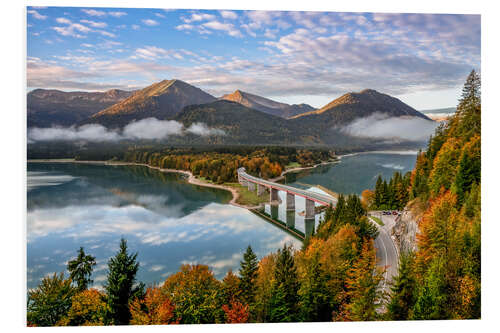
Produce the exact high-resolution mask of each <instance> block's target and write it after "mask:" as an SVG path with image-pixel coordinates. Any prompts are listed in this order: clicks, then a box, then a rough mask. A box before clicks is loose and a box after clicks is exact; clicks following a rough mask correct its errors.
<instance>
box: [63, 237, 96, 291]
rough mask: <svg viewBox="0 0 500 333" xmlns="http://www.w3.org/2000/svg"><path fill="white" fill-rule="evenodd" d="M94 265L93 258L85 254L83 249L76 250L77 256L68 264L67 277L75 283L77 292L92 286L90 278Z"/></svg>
mask: <svg viewBox="0 0 500 333" xmlns="http://www.w3.org/2000/svg"><path fill="white" fill-rule="evenodd" d="M95 265H96V262H95V257H93V256H91V255H88V254H85V251H84V250H83V247H80V250H78V256H77V257H76V258H75V259H73V260H70V261H69V262H68V271H69V274H70V275H69V277H70V279H71V280H72V281H73V282H76V285H77V288H78V290H79V291H83V290H85V289H87V287H88V286H89V285H90V284H92V282H93V281H92V279H90V276H91V275H92V270H93V267H94V266H95Z"/></svg>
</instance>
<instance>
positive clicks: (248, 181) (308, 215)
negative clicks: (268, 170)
mask: <svg viewBox="0 0 500 333" xmlns="http://www.w3.org/2000/svg"><path fill="white" fill-rule="evenodd" d="M238 182H239V183H240V184H241V185H243V186H248V190H249V191H255V188H257V195H261V194H263V193H264V191H265V190H266V188H267V189H269V193H270V201H271V205H272V204H273V202H276V201H278V200H279V197H278V191H283V192H286V210H287V211H290V210H295V196H299V197H303V198H305V199H306V209H305V219H314V215H315V213H316V212H315V209H314V206H315V205H314V203H315V202H317V203H319V204H320V205H326V206H329V205H332V206H335V205H336V204H337V199H336V198H333V197H331V196H329V195H325V194H321V193H316V192H312V191H307V190H302V189H298V188H295V187H292V186H287V185H283V184H279V183H275V182H271V181H268V180H264V179H261V178H258V177H254V176H251V175H249V174H247V173H246V171H245V168H239V169H238Z"/></svg>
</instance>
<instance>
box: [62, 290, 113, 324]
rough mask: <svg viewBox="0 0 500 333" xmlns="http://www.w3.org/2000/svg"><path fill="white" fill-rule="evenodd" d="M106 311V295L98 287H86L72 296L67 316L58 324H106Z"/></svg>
mask: <svg viewBox="0 0 500 333" xmlns="http://www.w3.org/2000/svg"><path fill="white" fill-rule="evenodd" d="M106 312H107V304H106V302H105V295H104V294H102V293H101V292H100V291H98V290H97V289H93V288H92V289H86V290H83V291H80V292H79V293H77V294H76V295H74V296H73V297H72V299H71V308H70V309H69V311H68V314H67V316H65V317H64V318H63V319H62V320H61V321H59V323H58V325H61V326H102V325H104V324H105V316H106Z"/></svg>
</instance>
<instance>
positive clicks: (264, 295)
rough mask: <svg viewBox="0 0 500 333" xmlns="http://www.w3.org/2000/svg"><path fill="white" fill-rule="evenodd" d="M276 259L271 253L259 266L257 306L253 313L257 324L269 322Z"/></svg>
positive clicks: (256, 283) (256, 282)
mask: <svg viewBox="0 0 500 333" xmlns="http://www.w3.org/2000/svg"><path fill="white" fill-rule="evenodd" d="M276 259H277V255H276V253H271V254H269V255H267V256H265V257H263V258H262V259H261V260H260V262H259V264H258V270H257V278H256V279H255V285H256V293H255V306H254V310H253V312H252V317H253V318H254V319H255V321H257V322H261V323H262V322H267V321H269V316H270V312H271V303H270V299H271V293H272V286H274V280H275V277H274V270H275V267H276Z"/></svg>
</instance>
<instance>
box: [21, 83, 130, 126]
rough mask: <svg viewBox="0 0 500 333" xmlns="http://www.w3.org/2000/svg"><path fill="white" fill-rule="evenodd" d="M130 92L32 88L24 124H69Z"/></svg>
mask: <svg viewBox="0 0 500 333" xmlns="http://www.w3.org/2000/svg"><path fill="white" fill-rule="evenodd" d="M131 94H133V92H132V91H124V90H118V89H111V90H108V91H105V92H82V91H73V92H64V91H60V90H46V89H35V90H32V91H30V92H29V93H28V96H27V113H28V127H51V126H71V125H74V124H77V123H79V122H81V121H83V120H85V119H87V118H89V117H90V116H92V115H93V114H95V113H97V112H99V111H101V110H103V109H105V108H107V107H109V106H111V105H113V104H116V103H118V102H120V101H121V100H123V99H125V98H127V97H129V96H130V95H131Z"/></svg>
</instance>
